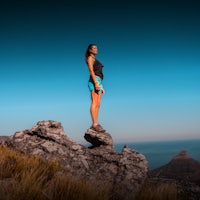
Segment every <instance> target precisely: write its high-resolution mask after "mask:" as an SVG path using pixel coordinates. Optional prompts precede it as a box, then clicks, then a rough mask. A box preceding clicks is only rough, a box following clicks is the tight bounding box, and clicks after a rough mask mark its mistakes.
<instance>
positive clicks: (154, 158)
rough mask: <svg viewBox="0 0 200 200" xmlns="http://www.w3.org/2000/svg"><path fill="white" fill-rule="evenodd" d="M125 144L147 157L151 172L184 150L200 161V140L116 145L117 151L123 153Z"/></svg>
mask: <svg viewBox="0 0 200 200" xmlns="http://www.w3.org/2000/svg"><path fill="white" fill-rule="evenodd" d="M125 144H126V145H128V147H129V148H132V149H135V150H137V151H139V152H140V153H142V154H144V155H145V156H146V158H147V160H148V162H149V170H152V169H156V168H158V167H160V166H162V165H165V164H167V163H168V162H169V161H170V160H171V159H172V158H173V157H174V156H175V155H177V154H178V153H179V152H180V151H182V150H186V151H187V152H188V153H189V154H190V156H191V157H192V158H193V159H195V160H198V161H200V154H199V152H200V139H188V140H171V141H148V142H128V143H124V142H123V143H115V144H114V147H115V150H116V151H118V152H121V150H122V148H123V146H124V145H125Z"/></svg>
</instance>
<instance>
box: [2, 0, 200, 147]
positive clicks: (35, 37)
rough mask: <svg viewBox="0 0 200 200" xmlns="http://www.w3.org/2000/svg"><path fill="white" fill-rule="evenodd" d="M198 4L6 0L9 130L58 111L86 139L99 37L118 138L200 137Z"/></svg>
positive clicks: (106, 103) (108, 116)
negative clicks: (90, 54) (93, 50)
mask: <svg viewBox="0 0 200 200" xmlns="http://www.w3.org/2000/svg"><path fill="white" fill-rule="evenodd" d="M199 10H200V4H199V3H197V1H193V0H190V1H189V0H188V1H186V0H174V1H171V0H168V1H167V0H166V1H165V0H164V1H161V0H160V1H147V0H146V1H144V0H141V1H139V0H138V1H127V0H123V1H116V2H115V1H105V0H102V1H96V0H94V1H87V0H86V1H76V0H75V1H72V2H68V1H64V0H63V1H56V0H55V1H52V0H49V1H42V0H41V1H39V0H34V1H33V0H30V1H7V3H2V2H1V6H0V19H1V32H0V66H1V68H0V69H1V72H0V83H1V84H0V91H1V100H0V101H1V105H0V122H1V124H0V134H1V135H13V134H14V133H15V132H16V131H21V130H24V129H29V128H31V127H32V126H34V125H35V124H36V123H37V122H38V121H40V120H49V119H50V120H55V121H59V122H61V123H62V125H63V127H64V129H65V132H66V134H67V135H68V136H69V137H71V138H72V139H73V140H75V141H77V142H80V143H84V138H83V136H84V133H85V131H86V129H87V128H88V127H89V126H90V124H91V119H90V113H89V107H90V93H89V90H88V87H87V82H88V78H89V72H88V69H87V66H86V64H85V62H84V52H85V50H86V48H87V46H88V44H90V43H96V44H97V46H98V49H99V53H98V55H97V58H98V59H99V60H100V61H101V62H102V63H103V64H104V66H105V67H104V74H105V79H104V82H103V83H104V87H105V90H106V94H105V95H104V96H103V98H102V104H101V110H100V122H101V124H102V126H103V127H104V128H105V129H107V131H108V132H109V133H110V134H111V135H112V137H113V139H114V142H126V141H129V142H130V141H150V140H151V141H152V140H174V139H189V138H200V123H199V122H200V26H199V24H200V12H199Z"/></svg>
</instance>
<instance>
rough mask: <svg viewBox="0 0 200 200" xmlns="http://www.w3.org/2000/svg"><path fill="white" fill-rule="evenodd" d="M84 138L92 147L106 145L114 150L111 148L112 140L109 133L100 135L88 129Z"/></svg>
mask: <svg viewBox="0 0 200 200" xmlns="http://www.w3.org/2000/svg"><path fill="white" fill-rule="evenodd" d="M84 138H85V139H86V140H87V141H88V142H90V143H91V144H92V145H93V146H94V147H99V146H101V145H107V146H110V147H111V148H114V146H113V139H112V137H111V135H110V134H109V133H106V132H104V133H101V132H96V131H94V130H93V129H90V128H89V129H88V130H87V131H86V133H85V136H84Z"/></svg>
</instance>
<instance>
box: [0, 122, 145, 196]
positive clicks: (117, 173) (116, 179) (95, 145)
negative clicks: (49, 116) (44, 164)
mask: <svg viewBox="0 0 200 200" xmlns="http://www.w3.org/2000/svg"><path fill="white" fill-rule="evenodd" d="M84 138H85V139H86V140H87V141H89V142H90V143H91V144H92V148H88V147H85V146H83V145H80V144H78V143H76V142H75V141H73V140H72V139H70V138H69V137H68V136H67V135H66V134H65V132H64V129H63V127H62V125H61V123H60V122H56V121H52V120H47V121H40V122H38V123H37V124H36V125H35V126H33V127H32V128H31V129H29V130H23V131H21V132H16V133H15V134H14V135H12V136H2V137H0V144H1V145H7V146H9V147H11V148H13V149H15V150H18V151H21V152H23V153H26V154H31V155H36V156H42V157H44V158H45V159H47V160H57V161H59V162H60V163H61V165H62V166H63V168H64V170H65V172H67V173H68V174H70V175H72V176H73V177H74V176H75V177H79V178H83V179H86V180H88V181H90V182H95V184H97V185H99V187H101V186H102V185H104V186H105V185H107V186H108V187H109V188H110V189H111V190H112V191H115V194H117V193H119V195H124V199H133V198H134V195H135V194H136V193H137V191H138V190H139V189H140V187H141V185H142V183H143V182H144V180H145V179H146V176H147V171H148V162H147V160H146V158H145V156H144V155H142V154H141V153H139V152H138V151H136V150H134V149H130V148H128V147H127V146H124V148H123V150H122V152H121V153H118V152H116V151H115V149H114V146H113V140H112V137H111V135H110V134H109V133H98V132H95V131H93V130H92V129H88V130H87V131H86V132H85V135H84Z"/></svg>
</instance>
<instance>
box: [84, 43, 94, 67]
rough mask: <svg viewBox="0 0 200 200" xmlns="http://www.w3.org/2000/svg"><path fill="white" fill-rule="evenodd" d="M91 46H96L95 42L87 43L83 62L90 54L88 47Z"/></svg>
mask: <svg viewBox="0 0 200 200" xmlns="http://www.w3.org/2000/svg"><path fill="white" fill-rule="evenodd" d="M92 46H96V44H89V45H88V48H87V49H86V51H85V62H86V63H87V58H88V57H89V56H90V49H91V48H92Z"/></svg>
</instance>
